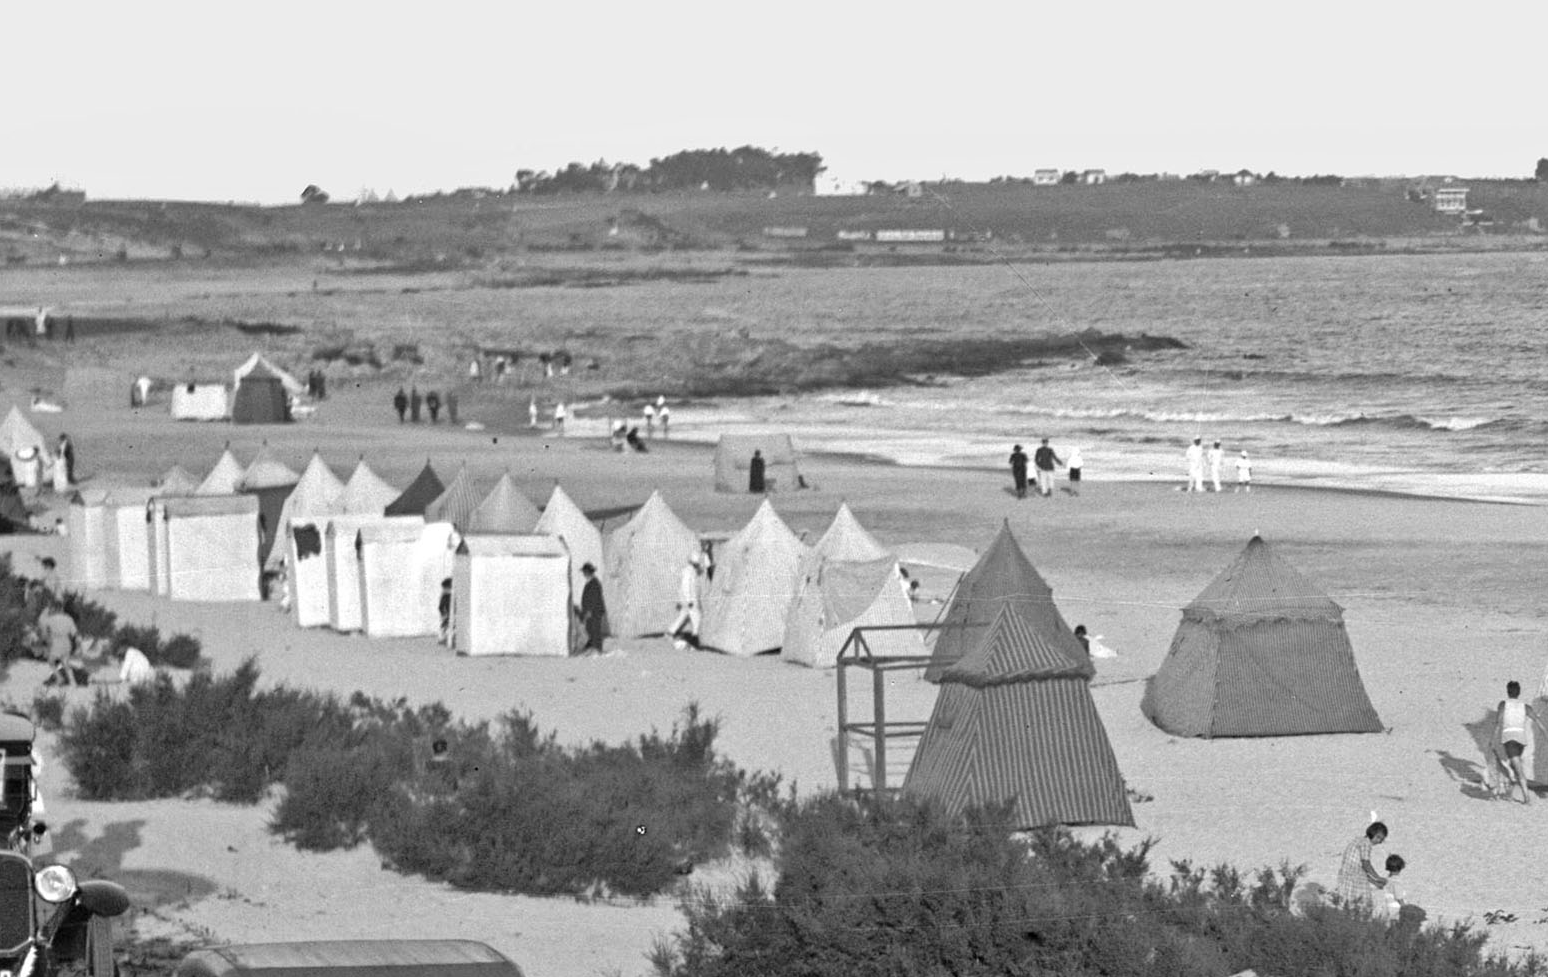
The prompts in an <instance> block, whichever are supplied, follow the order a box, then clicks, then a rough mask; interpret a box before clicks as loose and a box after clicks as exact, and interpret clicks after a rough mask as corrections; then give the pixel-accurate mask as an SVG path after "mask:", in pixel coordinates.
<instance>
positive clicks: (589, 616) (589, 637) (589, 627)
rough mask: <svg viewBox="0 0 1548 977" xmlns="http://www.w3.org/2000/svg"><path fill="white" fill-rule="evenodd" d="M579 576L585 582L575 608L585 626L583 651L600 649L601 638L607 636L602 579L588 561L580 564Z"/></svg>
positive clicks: (597, 650)
mask: <svg viewBox="0 0 1548 977" xmlns="http://www.w3.org/2000/svg"><path fill="white" fill-rule="evenodd" d="M581 576H582V577H585V578H586V584H585V586H583V587H582V588H581V602H580V607H579V608H577V610H578V611H579V613H580V619H581V623H582V624H583V625H585V626H586V647H585V649H584V651H587V652H591V651H594V652H598V653H601V651H602V639H604V638H606V637H607V604H606V603H605V602H604V601H603V600H602V581H600V580H598V579H597V568H596V567H595V566H594V565H593V564H590V563H583V564H581Z"/></svg>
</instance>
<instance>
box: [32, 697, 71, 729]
mask: <svg viewBox="0 0 1548 977" xmlns="http://www.w3.org/2000/svg"><path fill="white" fill-rule="evenodd" d="M64 711H65V701H64V696H62V695H49V694H47V693H46V692H39V693H38V694H37V695H36V696H34V697H33V699H32V719H33V722H35V723H37V724H38V727H39V728H40V729H44V730H48V731H51V732H57V731H58V730H60V729H62V728H63V727H64Z"/></svg>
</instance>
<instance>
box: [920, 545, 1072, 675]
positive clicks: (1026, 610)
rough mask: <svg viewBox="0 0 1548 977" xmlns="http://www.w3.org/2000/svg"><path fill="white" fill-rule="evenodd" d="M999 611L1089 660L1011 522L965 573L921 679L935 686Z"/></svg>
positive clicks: (973, 643) (981, 636) (1063, 649)
mask: <svg viewBox="0 0 1548 977" xmlns="http://www.w3.org/2000/svg"><path fill="white" fill-rule="evenodd" d="M1004 607H1010V608H1012V609H1013V610H1015V611H1016V613H1018V614H1020V615H1021V617H1022V618H1023V619H1024V620H1025V621H1026V622H1027V623H1028V624H1030V625H1031V626H1032V630H1034V631H1035V632H1037V633H1038V635H1040V636H1041V637H1042V638H1043V639H1044V640H1045V641H1047V642H1048V643H1049V644H1051V645H1053V647H1055V648H1057V649H1059V650H1060V651H1061V652H1063V653H1064V654H1066V655H1069V656H1071V657H1074V658H1078V659H1084V658H1086V657H1088V656H1087V655H1086V651H1085V649H1084V648H1083V647H1081V644H1080V641H1079V639H1077V638H1076V637H1075V632H1074V631H1073V630H1071V629H1070V626H1069V625H1068V624H1066V623H1065V622H1064V617H1063V615H1061V614H1060V613H1059V608H1058V607H1057V606H1055V604H1054V600H1053V588H1051V587H1049V586H1048V583H1047V582H1046V581H1045V580H1043V578H1042V576H1041V575H1040V574H1039V573H1038V572H1037V569H1036V568H1035V567H1033V566H1032V561H1031V560H1029V559H1027V555H1026V553H1024V552H1022V549H1021V546H1020V545H1018V544H1017V542H1016V537H1014V536H1012V535H1011V531H1010V522H1009V520H1007V521H1006V522H1005V523H1003V524H1002V525H1001V526H1000V533H999V535H998V536H996V537H995V538H994V542H992V543H990V544H989V548H988V549H987V550H985V551H984V555H983V556H981V557H979V558H978V562H977V563H976V564H974V565H973V569H971V570H969V571H968V572H967V575H966V576H964V577H963V578H962V580H961V582H960V583H958V584H957V589H956V591H955V592H954V593H953V594H952V598H951V603H950V604H949V605H948V606H947V608H946V613H945V614H944V615H943V616H942V618H941V624H942V628H941V630H940V631H939V632H937V635H936V638H935V647H934V649H933V650H932V651H931V653H930V654H931V661H930V666H929V667H928V668H927V669H925V678H927V679H929V680H930V681H931V682H939V681H940V680H941V675H942V674H943V673H944V672H945V670H946V669H947V668H949V667H950V666H951V664H952V663H953V662H955V661H956V660H957V659H959V658H961V657H962V656H963V655H964V654H966V653H967V651H968V650H969V649H971V648H973V647H974V646H976V645H977V643H978V642H979V641H981V640H982V638H983V630H984V628H986V627H988V626H989V624H990V623H991V622H993V621H994V619H995V617H997V616H998V615H999V613H1000V610H1001V609H1002V608H1004Z"/></svg>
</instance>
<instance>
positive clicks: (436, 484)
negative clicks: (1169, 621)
mask: <svg viewBox="0 0 1548 977" xmlns="http://www.w3.org/2000/svg"><path fill="white" fill-rule="evenodd" d="M444 491H446V486H445V485H442V484H441V479H440V478H439V477H438V476H437V475H436V474H435V469H434V468H431V467H430V462H428V461H427V462H425V467H423V468H421V469H420V470H419V474H418V475H415V476H414V480H413V481H412V482H410V483H409V486H408V488H406V489H404V490H403V493H402V494H401V495H399V496H398V497H397V498H396V499H393V500H392V502H390V503H388V505H387V508H386V509H385V510H384V511H383V514H384V515H389V516H422V515H424V514H425V509H426V508H428V507H429V505H430V503H432V502H434V501H435V500H436V499H438V498H440V497H441V493H442V492H444Z"/></svg>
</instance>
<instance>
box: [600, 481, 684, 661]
mask: <svg viewBox="0 0 1548 977" xmlns="http://www.w3.org/2000/svg"><path fill="white" fill-rule="evenodd" d="M602 550H603V559H604V573H603V578H602V590H603V594H604V596H605V598H606V600H607V617H608V623H609V624H610V625H611V627H612V629H613V634H615V635H617V636H618V637H620V638H637V637H640V636H641V635H646V634H661V633H662V632H664V631H666V629H667V628H669V627H671V625H672V620H673V618H675V617H677V587H678V582H679V580H680V579H681V577H682V572H683V566H684V565H685V564H686V563H687V560H688V557H690V556H696V555H698V553H699V537H698V534H697V533H695V532H694V531H693V530H691V529H689V528H688V527H687V526H686V525H685V524H684V523H683V521H682V520H681V519H679V518H677V514H676V513H675V512H673V511H672V509H671V507H670V506H668V505H667V504H666V500H665V499H663V498H662V497H661V493H660V492H652V493H650V498H649V499H647V500H646V501H645V504H644V505H643V506H641V507H640V509H639V511H638V512H636V513H635V514H634V515H633V516H631V517H630V519H629V521H628V522H626V523H624V524H623V525H622V526H619V527H618V528H617V529H615V530H613V531H612V532H611V533H609V534H608V536H607V539H606V541H605V542H604V544H603V547H602Z"/></svg>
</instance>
